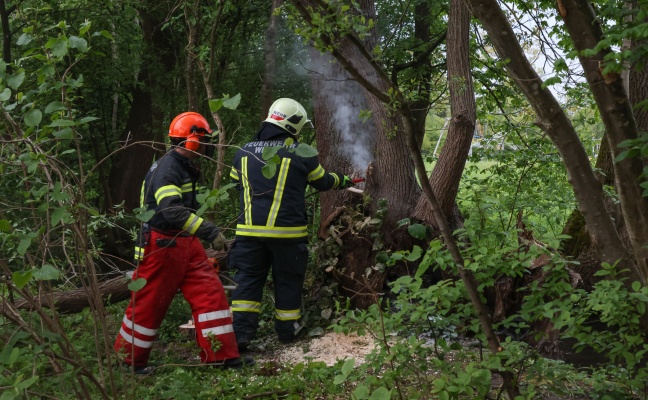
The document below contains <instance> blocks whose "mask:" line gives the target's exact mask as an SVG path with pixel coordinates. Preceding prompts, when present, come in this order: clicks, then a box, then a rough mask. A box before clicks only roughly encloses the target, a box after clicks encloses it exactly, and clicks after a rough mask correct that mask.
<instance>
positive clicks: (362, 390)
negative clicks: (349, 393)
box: [353, 385, 369, 400]
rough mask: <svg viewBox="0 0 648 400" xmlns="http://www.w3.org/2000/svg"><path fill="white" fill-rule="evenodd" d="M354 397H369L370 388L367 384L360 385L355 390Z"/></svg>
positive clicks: (361, 398)
mask: <svg viewBox="0 0 648 400" xmlns="http://www.w3.org/2000/svg"><path fill="white" fill-rule="evenodd" d="M353 398H354V399H355V400H365V399H368V398H369V388H368V387H366V386H365V385H359V386H358V387H357V388H355V390H354V391H353Z"/></svg>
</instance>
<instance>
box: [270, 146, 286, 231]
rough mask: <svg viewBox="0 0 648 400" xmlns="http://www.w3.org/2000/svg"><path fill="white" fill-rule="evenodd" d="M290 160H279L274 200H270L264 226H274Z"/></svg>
mask: <svg viewBox="0 0 648 400" xmlns="http://www.w3.org/2000/svg"><path fill="white" fill-rule="evenodd" d="M290 161H291V160H290V158H284V159H283V160H281V168H280V169H279V177H278V178H277V186H276V187H275V192H274V198H273V199H272V206H270V212H269V213H268V220H267V222H266V226H274V224H275V221H276V220H277V214H278V213H279V207H281V199H282V197H283V193H284V189H285V187H286V178H287V177H288V170H289V169H290Z"/></svg>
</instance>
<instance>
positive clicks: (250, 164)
mask: <svg viewBox="0 0 648 400" xmlns="http://www.w3.org/2000/svg"><path fill="white" fill-rule="evenodd" d="M277 129H279V128H277ZM286 137H288V134H287V133H285V134H284V135H278V136H275V137H273V138H272V139H270V140H256V141H253V142H249V143H247V144H245V145H243V146H242V147H241V149H240V150H239V151H238V152H237V153H236V155H235V156H234V161H233V166H232V170H231V173H230V178H232V180H233V181H234V182H235V183H237V188H238V189H239V191H240V206H241V208H240V213H239V219H238V225H237V227H236V235H237V236H252V237H266V238H278V239H293V238H301V237H306V236H307V235H308V231H307V228H306V223H307V217H306V200H305V193H306V185H310V186H312V187H314V188H315V189H317V190H320V191H325V190H329V189H333V188H335V187H337V185H338V184H339V182H340V180H339V178H338V176H337V175H336V174H332V173H327V172H326V171H325V170H324V168H322V166H321V165H320V163H319V160H318V158H317V157H309V158H304V157H300V156H298V155H296V154H295V153H294V152H290V151H288V149H287V148H282V149H280V150H279V151H278V152H277V155H278V156H279V157H280V161H279V163H278V164H277V165H276V172H275V174H274V176H272V177H271V178H266V177H265V176H264V175H263V171H262V168H263V166H264V165H266V163H265V162H264V161H263V157H262V154H263V149H264V148H267V147H274V146H284V142H285V139H286ZM296 147H297V143H293V144H292V145H291V148H293V149H294V148H296Z"/></svg>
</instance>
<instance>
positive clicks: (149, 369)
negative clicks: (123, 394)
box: [124, 363, 155, 375]
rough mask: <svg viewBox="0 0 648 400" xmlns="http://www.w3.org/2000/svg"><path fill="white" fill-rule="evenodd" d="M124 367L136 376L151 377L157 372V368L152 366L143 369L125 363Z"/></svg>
mask: <svg viewBox="0 0 648 400" xmlns="http://www.w3.org/2000/svg"><path fill="white" fill-rule="evenodd" d="M124 367H126V368H127V369H128V371H129V372H130V371H133V373H135V375H150V374H152V373H153V371H155V367H152V366H143V367H138V366H132V365H130V364H126V363H124Z"/></svg>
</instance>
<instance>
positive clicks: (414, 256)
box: [406, 246, 422, 262]
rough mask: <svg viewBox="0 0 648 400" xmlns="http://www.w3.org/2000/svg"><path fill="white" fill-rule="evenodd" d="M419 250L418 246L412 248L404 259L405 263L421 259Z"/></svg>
mask: <svg viewBox="0 0 648 400" xmlns="http://www.w3.org/2000/svg"><path fill="white" fill-rule="evenodd" d="M421 254H422V251H421V248H420V247H419V246H414V248H413V249H412V251H411V252H410V253H409V255H408V256H407V257H406V259H407V261H412V262H413V261H416V260H418V259H419V258H421Z"/></svg>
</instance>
